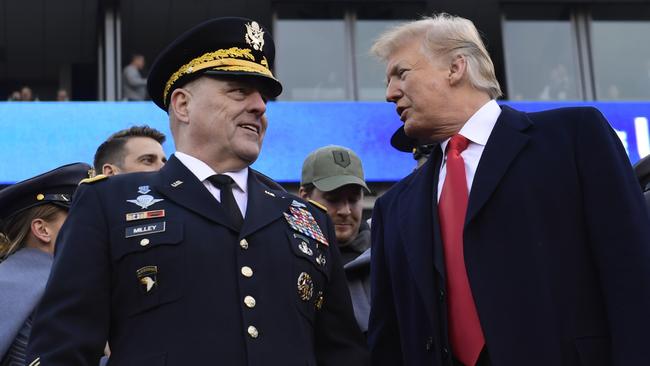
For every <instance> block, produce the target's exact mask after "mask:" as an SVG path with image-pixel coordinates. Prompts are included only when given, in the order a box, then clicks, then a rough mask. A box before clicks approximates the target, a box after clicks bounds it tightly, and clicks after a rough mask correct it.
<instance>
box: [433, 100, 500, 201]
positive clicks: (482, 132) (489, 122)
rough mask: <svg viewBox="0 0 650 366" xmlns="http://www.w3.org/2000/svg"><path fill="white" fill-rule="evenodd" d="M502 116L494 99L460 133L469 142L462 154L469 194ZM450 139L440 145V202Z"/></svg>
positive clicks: (475, 114) (471, 118) (477, 112)
mask: <svg viewBox="0 0 650 366" xmlns="http://www.w3.org/2000/svg"><path fill="white" fill-rule="evenodd" d="M500 114H501V107H499V105H498V104H497V102H496V101H495V100H494V99H493V100H491V101H489V102H487V103H485V104H484V105H483V106H482V107H481V108H480V109H479V110H478V111H476V113H474V115H473V116H472V117H470V119H469V120H468V121H467V122H465V125H463V128H461V129H460V131H459V132H458V133H459V134H461V135H463V136H465V137H466V138H467V139H468V140H469V145H468V146H467V149H465V151H463V152H462V153H461V154H460V156H462V157H463V160H464V161H465V177H466V178H467V192H468V193H469V192H471V190H472V182H474V175H475V174H476V169H477V168H478V163H479V161H480V160H481V155H483V150H485V144H487V141H488V138H489V137H490V134H491V133H492V129H493V128H494V125H495V124H496V123H497V118H499V115H500ZM450 139H451V137H450V138H448V139H446V140H445V141H443V142H442V143H440V147H441V148H442V151H443V153H444V155H443V158H442V165H441V167H440V175H439V176H438V201H440V193H441V192H442V185H443V184H444V183H445V177H446V176H447V153H446V151H445V149H446V148H447V144H448V143H449V140H450Z"/></svg>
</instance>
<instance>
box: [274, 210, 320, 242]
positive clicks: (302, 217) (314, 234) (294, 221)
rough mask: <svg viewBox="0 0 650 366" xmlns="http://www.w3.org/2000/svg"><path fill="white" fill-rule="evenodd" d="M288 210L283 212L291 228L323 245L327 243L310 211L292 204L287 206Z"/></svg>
mask: <svg viewBox="0 0 650 366" xmlns="http://www.w3.org/2000/svg"><path fill="white" fill-rule="evenodd" d="M289 211H290V213H291V214H288V213H286V212H284V218H285V219H286V220H287V222H288V223H289V226H291V228H292V229H294V230H296V231H297V232H299V233H302V234H305V235H307V236H309V237H310V238H312V239H314V240H317V241H319V242H321V243H322V244H323V245H325V246H327V245H329V243H328V242H327V239H325V236H324V235H323V232H322V231H321V229H320V227H319V226H318V223H317V222H316V219H314V216H312V214H311V212H309V211H307V210H305V209H304V208H299V207H293V206H291V207H289Z"/></svg>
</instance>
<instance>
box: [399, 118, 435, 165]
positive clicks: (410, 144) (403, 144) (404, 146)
mask: <svg viewBox="0 0 650 366" xmlns="http://www.w3.org/2000/svg"><path fill="white" fill-rule="evenodd" d="M390 145H391V146H392V147H393V148H395V150H398V151H402V152H408V153H411V154H413V159H414V160H415V161H416V167H415V168H416V169H417V168H419V167H421V166H422V165H423V164H424V163H426V161H427V159H428V158H429V155H431V151H433V149H434V148H436V145H437V144H420V143H418V140H417V139H413V138H410V137H408V136H406V133H405V132H404V126H400V128H398V129H397V130H396V131H395V132H394V133H393V136H391V138H390Z"/></svg>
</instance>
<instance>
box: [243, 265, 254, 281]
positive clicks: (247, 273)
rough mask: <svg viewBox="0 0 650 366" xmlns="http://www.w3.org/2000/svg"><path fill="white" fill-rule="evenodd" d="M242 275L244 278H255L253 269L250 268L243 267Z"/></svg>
mask: <svg viewBox="0 0 650 366" xmlns="http://www.w3.org/2000/svg"><path fill="white" fill-rule="evenodd" d="M241 274H243V275H244V277H248V278H251V277H253V269H252V268H251V267H249V266H243V267H242V268H241Z"/></svg>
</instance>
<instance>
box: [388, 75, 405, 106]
mask: <svg viewBox="0 0 650 366" xmlns="http://www.w3.org/2000/svg"><path fill="white" fill-rule="evenodd" d="M401 97H402V90H401V88H400V85H399V82H398V81H395V80H391V81H389V82H388V85H387V86H386V101H387V102H392V103H397V101H398V100H399V98H401Z"/></svg>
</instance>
